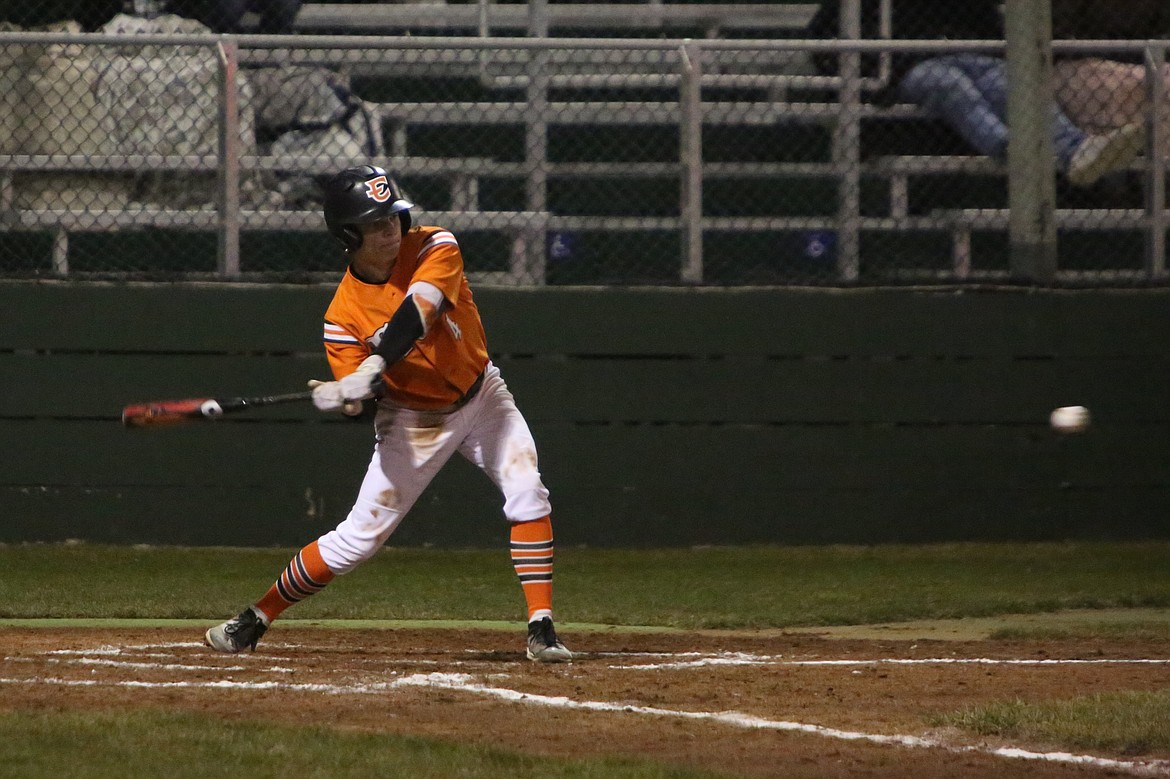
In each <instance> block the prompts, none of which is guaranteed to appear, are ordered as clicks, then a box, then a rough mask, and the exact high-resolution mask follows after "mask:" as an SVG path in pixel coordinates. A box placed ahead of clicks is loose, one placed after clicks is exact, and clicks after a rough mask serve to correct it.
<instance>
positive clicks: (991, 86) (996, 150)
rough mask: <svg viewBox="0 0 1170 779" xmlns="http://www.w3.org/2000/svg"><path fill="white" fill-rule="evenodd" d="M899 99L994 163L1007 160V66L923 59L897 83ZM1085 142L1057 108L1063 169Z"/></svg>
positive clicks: (994, 61)
mask: <svg viewBox="0 0 1170 779" xmlns="http://www.w3.org/2000/svg"><path fill="white" fill-rule="evenodd" d="M898 94H899V96H900V97H901V98H902V99H903V100H906V101H908V102H911V103H915V104H917V105H919V106H921V107H922V108H924V109H926V110H927V111H929V112H930V113H931V114H933V115H935V116H937V117H938V118H939V119H942V120H943V121H944V122H946V123H947V124H948V125H949V126H950V127H951V129H953V130H954V131H955V132H957V133H958V134H959V135H960V136H962V138H963V140H965V141H967V143H969V144H971V146H973V147H974V148H976V149H978V150H979V151H980V152H981V153H983V154H986V155H987V156H988V157H991V158H992V159H995V160H999V161H1000V162H1004V161H1006V160H1007V148H1008V127H1007V62H1006V61H1005V60H1004V59H1003V58H1001V57H989V56H987V55H985V54H947V55H944V56H941V57H932V58H930V59H928V60H923V61H922V62H919V63H918V64H917V65H915V66H914V67H913V68H911V70H910V72H909V73H907V74H906V75H905V76H904V77H903V78H902V81H901V82H900V83H899V84H898ZM1084 140H1085V133H1084V132H1082V131H1081V130H1080V129H1079V128H1078V127H1077V126H1076V125H1075V124H1073V123H1072V121H1071V120H1070V119H1069V118H1068V117H1067V116H1065V115H1064V112H1062V111H1061V110H1060V109H1059V108H1056V107H1054V108H1053V116H1052V141H1053V151H1054V152H1055V154H1056V160H1057V164H1058V167H1059V168H1060V170H1067V169H1068V162H1069V160H1070V159H1071V158H1072V155H1073V152H1075V151H1076V149H1077V147H1078V146H1080V145H1081V143H1083V142H1084Z"/></svg>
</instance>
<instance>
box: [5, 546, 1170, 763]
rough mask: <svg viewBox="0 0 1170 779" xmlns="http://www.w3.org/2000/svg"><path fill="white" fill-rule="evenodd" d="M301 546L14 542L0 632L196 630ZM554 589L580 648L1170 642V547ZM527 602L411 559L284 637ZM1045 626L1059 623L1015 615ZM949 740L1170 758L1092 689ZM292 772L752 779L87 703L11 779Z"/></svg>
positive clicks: (502, 576)
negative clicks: (738, 642)
mask: <svg viewBox="0 0 1170 779" xmlns="http://www.w3.org/2000/svg"><path fill="white" fill-rule="evenodd" d="M294 552H295V550H293V549H228V548H224V549H219V548H215V549H211V548H200V549H185V548H167V547H160V548H155V547H108V546H94V545H86V544H73V545H17V546H0V635H2V634H3V633H4V632H5V631H18V630H27V629H29V628H30V627H37V626H44V625H62V626H64V625H66V624H68V625H74V626H76V625H90V626H95V629H100V628H101V627H102V626H103V625H104V626H107V627H112V626H113V625H115V624H117V625H141V626H143V627H149V626H151V625H156V626H162V625H170V626H174V625H190V626H191V627H190V630H189V632H190V634H191V635H192V636H193V637H197V636H198V635H199V630H201V629H202V626H204V625H210V624H212V623H214V622H215V621H219V620H220V619H222V618H224V617H226V616H230V615H231V614H234V613H235V612H236V611H238V610H239V608H240V607H241V606H243V605H244V604H246V603H249V602H251V601H253V600H254V599H255V598H257V597H258V596H259V595H260V594H262V593H263V591H264V590H265V589H267V587H268V585H269V584H270V583H271V581H272V579H273V578H274V577H275V576H276V575H277V574H279V572H280V571H281V569H283V567H284V565H285V564H286V563H287V562H288V559H289V557H290V556H291V555H292V554H293V553H294ZM556 586H557V592H556V605H557V610H558V616H559V620H558V624H559V626H560V627H561V630H562V632H566V631H567V632H570V633H573V632H575V633H576V634H577V635H578V636H583V635H587V634H588V633H589V632H590V631H610V632H612V631H613V630H615V627H614V626H619V628H620V629H621V630H626V631H629V632H630V634H633V633H634V632H637V631H667V632H669V631H696V630H700V631H702V630H707V631H711V630H716V631H727V630H737V631H768V630H771V631H789V630H791V631H794V634H796V633H799V631H801V630H804V631H815V632H818V633H824V634H825V635H830V634H832V633H833V631H836V630H847V629H852V630H855V631H858V630H869V629H877V627H876V626H889V625H890V624H891V623H904V622H908V621H917V623H919V624H921V625H923V626H924V629H925V626H929V625H931V624H937V625H944V624H960V625H961V624H966V623H971V624H977V625H978V626H979V631H980V633H981V635H982V637H983V638H984V639H987V640H989V641H991V642H992V643H994V642H996V641H999V642H1020V641H1025V642H1034V643H1035V642H1041V643H1042V642H1045V641H1066V640H1073V641H1096V642H1101V643H1102V645H1108V644H1109V642H1114V641H1119V642H1124V641H1130V640H1138V639H1140V640H1143V641H1146V642H1150V643H1151V644H1152V645H1155V646H1157V645H1165V644H1166V643H1167V642H1168V641H1170V620H1168V619H1167V614H1170V612H1167V611H1166V609H1167V608H1170V543H1165V542H1156V543H1145V544H1107V543H1068V544H1027V545H1014V544H1013V545H1008V544H1002V545H1001V544H953V545H931V546H879V547H798V548H787V547H750V548H702V549H670V550H597V549H583V548H567V549H558V552H557V584H556ZM520 609H521V600H520V594H519V587H518V585H517V584H516V583H515V581H514V575H513V573H512V571H511V568H510V565H509V561H508V557H507V552H506V551H505V550H502V549H501V550H498V551H484V550H454V551H452V550H437V549H394V550H386V551H384V552H383V553H381V554H379V555H378V556H376V557H375V558H374V559H372V560H371V561H369V562H368V563H367V564H366V565H364V566H362V567H360V568H359V569H358V570H356V571H354V572H353V573H351V574H349V575H347V576H345V577H343V578H340V579H338V580H336V581H335V582H334V583H333V584H331V585H330V587H329V588H327V589H326V590H325V591H324V592H322V593H321V594H319V595H317V596H315V597H313V598H311V599H309V600H308V601H306V602H304V603H302V604H299V605H298V606H296V607H295V608H294V609H293V610H291V611H290V612H288V613H287V614H286V617H287V618H288V619H287V620H282V623H284V622H287V623H290V624H296V623H297V622H299V621H302V620H304V621H308V620H311V621H314V622H315V623H318V624H327V625H347V626H350V627H354V626H356V627H370V626H387V625H389V626H395V625H397V626H403V625H410V626H412V627H417V626H419V625H428V624H433V625H436V626H441V627H447V628H450V627H459V626H466V627H468V628H471V627H475V628H476V629H482V628H492V629H497V628H498V629H501V630H503V629H506V630H512V631H516V633H517V640H519V638H518V637H519V635H520V631H521V630H522V627H521V619H522V617H521V613H520ZM1069 610H1077V611H1069ZM1048 614H1050V615H1051V616H1052V619H1051V620H1040V619H1033V620H1031V621H1027V620H1024V621H1021V620H1020V618H1018V616H1017V615H1032V616H1033V617H1038V616H1042V615H1048ZM1070 615H1075V616H1070ZM46 619H50V620H52V621H49V622H45V621H42V620H46ZM934 621H939V622H934ZM945 621H950V622H945ZM305 624H308V623H305ZM196 626H198V627H196ZM848 626H852V627H848ZM900 629H903V630H905V629H906V628H904V627H903V628H900ZM842 635H845V634H842ZM849 635H852V636H859V635H862V634H861V633H858V632H854V633H852V634H849ZM915 635H916V634H915ZM0 700H3V698H0ZM941 726H946V727H952V728H956V729H959V730H961V731H963V732H966V733H968V734H971V735H972V736H973V737H976V736H978V737H986V736H993V737H996V738H1023V739H1027V740H1029V741H1032V742H1043V743H1051V744H1056V745H1059V746H1061V747H1062V748H1068V749H1073V748H1085V749H1104V750H1112V751H1113V752H1115V753H1120V754H1144V753H1146V752H1150V751H1153V753H1155V754H1159V753H1164V752H1167V751H1170V694H1168V693H1167V692H1166V691H1165V690H1164V689H1161V690H1159V689H1155V690H1131V691H1121V692H1109V693H1105V694H1096V693H1093V692H1092V691H1086V692H1085V694H1084V695H1079V694H1078V695H1068V696H1063V697H1058V698H1056V699H1052V700H1045V701H1042V702H1035V701H1025V700H1017V699H1013V698H1012V697H1011V696H1010V695H1008V694H1006V693H1005V696H1004V697H1003V699H1001V700H990V701H985V702H983V703H981V704H980V705H978V706H973V707H964V708H958V709H955V710H953V711H948V712H944V713H942V714H935V715H933V716H932V717H929V718H924V719H923V721H922V727H924V728H926V727H941ZM113 734H116V736H115V735H113ZM258 745H259V746H258ZM160 758H163V759H164V762H165V764H166V766H167V768H166V770H165V771H163V770H161V768H160ZM214 764H218V766H217V767H215V768H214V770H212V767H211V766H213V765H214ZM70 766H73V767H72V768H71V767H70ZM229 767H230V768H229ZM292 768H295V770H296V773H297V774H298V775H305V776H327V775H328V776H421V777H431V776H434V777H439V776H442V777H450V776H467V777H513V776H523V775H526V774H534V775H537V774H538V775H541V776H550V777H630V778H631V779H639V778H642V777H679V778H680V779H681V778H683V777H710V776H741V775H744V774H742V773H739V772H730V773H723V772H720V771H714V772H712V771H710V770H702V769H699V768H696V767H694V766H686V765H676V764H673V763H671V762H670V761H663V760H661V759H652V758H647V759H644V760H640V759H633V758H630V757H629V756H628V755H627V756H618V755H606V754H604V750H602V754H600V755H597V756H591V757H586V758H568V757H557V756H536V755H531V754H526V753H524V752H523V751H517V750H515V749H509V748H505V747H500V748H498V749H487V748H485V747H484V746H483V745H482V744H473V743H465V742H464V741H463V740H462V739H460V738H459V735H458V734H457V733H453V734H451V736H450V737H448V738H442V737H433V736H414V735H409V736H408V735H399V734H391V733H369V732H361V729H360V728H359V729H357V730H356V731H355V730H354V729H353V728H351V727H347V726H341V725H340V724H336V725H333V726H331V725H330V724H329V723H319V722H315V723H303V724H299V725H298V724H290V723H287V722H286V723H271V722H266V721H264V720H263V719H260V718H257V719H249V718H248V717H247V716H246V714H242V715H241V716H240V717H238V718H236V719H234V720H233V721H231V722H230V724H229V723H227V722H225V721H223V720H221V719H219V718H215V717H207V716H201V715H199V714H198V713H193V712H191V711H188V710H184V709H183V708H182V707H179V708H171V707H168V706H166V705H159V704H158V703H157V702H156V703H155V704H153V705H151V706H150V707H147V708H145V709H143V710H141V711H124V710H121V709H120V708H118V709H116V710H110V711H100V710H99V711H96V712H95V711H92V710H91V711H78V710H74V709H73V708H72V707H71V706H70V705H69V704H68V702H64V701H63V702H62V703H61V704H60V705H59V706H53V707H50V708H48V709H45V708H43V707H42V708H38V710H36V711H32V710H29V709H27V708H24V707H22V706H21V705H14V704H12V703H7V704H6V703H3V702H0V776H2V777H8V776H12V777H15V776H21V777H42V776H43V777H49V776H53V777H59V776H61V775H69V776H93V777H99V776H100V777H105V776H119V777H122V776H126V775H134V776H149V775H159V776H163V775H166V776H202V775H206V774H208V773H212V772H220V771H223V770H227V772H229V773H233V774H234V773H239V774H241V775H246V776H275V775H277V774H287V773H288V772H290V770H291V769H292ZM155 771H158V772H157V773H154V772H155ZM765 775H771V774H767V773H765ZM776 775H786V774H783V773H781V774H776ZM802 775H803V774H802ZM808 775H820V774H819V773H817V772H815V771H814V772H813V773H811V774H808ZM878 775H896V774H895V773H889V774H883V773H881V772H879V773H878Z"/></svg>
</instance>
